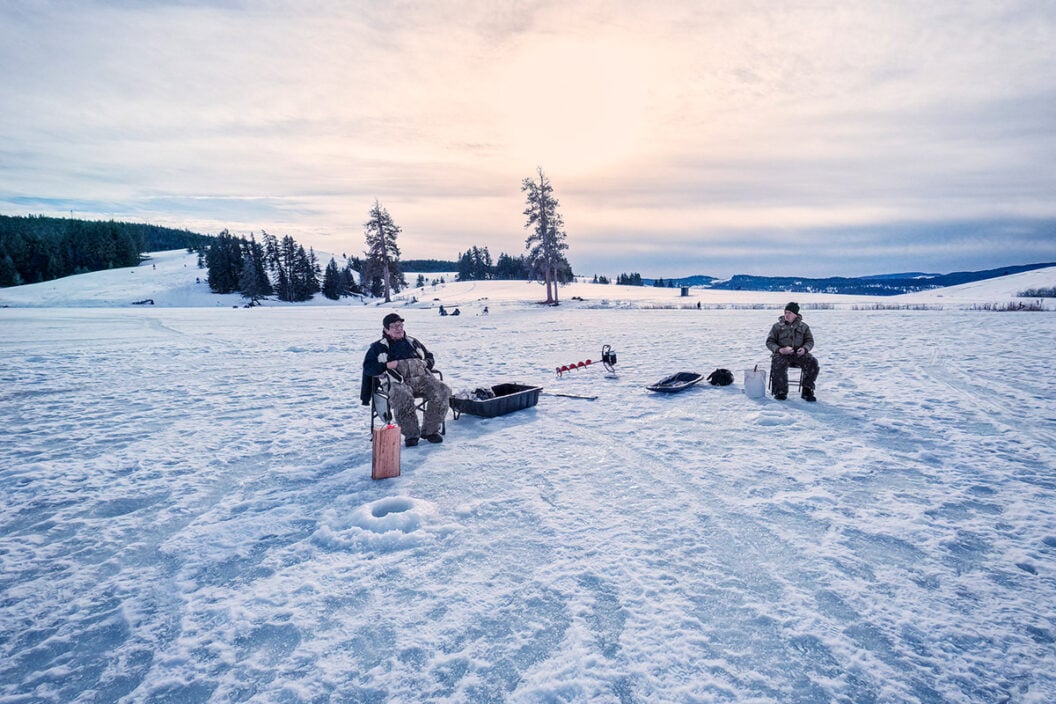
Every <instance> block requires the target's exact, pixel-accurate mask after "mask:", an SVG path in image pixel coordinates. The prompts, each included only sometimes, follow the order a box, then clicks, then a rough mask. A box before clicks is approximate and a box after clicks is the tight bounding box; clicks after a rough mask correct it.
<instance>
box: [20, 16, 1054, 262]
mask: <svg viewBox="0 0 1056 704" xmlns="http://www.w3.org/2000/svg"><path fill="white" fill-rule="evenodd" d="M0 66H2V73H3V82H2V84H0V86H2V87H0V212H2V213H4V214H8V215H25V214H46V215H56V216H67V217H68V216H69V215H70V214H71V213H72V214H73V215H74V216H75V217H82V218H89V219H99V218H104V219H109V218H114V219H118V220H128V221H133V222H151V223H156V224H161V225H167V226H174V227H187V228H189V229H192V230H196V231H199V232H207V233H216V232H218V231H220V230H221V229H224V228H227V229H229V230H231V231H232V232H235V233H240V234H248V233H250V232H255V233H258V234H259V232H260V231H261V230H262V229H263V230H267V231H268V232H271V233H272V234H277V235H279V236H282V235H284V234H290V235H293V236H294V237H295V238H296V239H297V240H298V241H299V242H301V243H303V244H305V245H311V246H313V247H315V248H316V249H317V250H320V251H324V252H333V253H337V254H341V253H348V254H359V253H361V252H362V250H363V248H364V244H363V223H364V222H365V221H366V219H367V214H368V211H369V210H370V207H371V206H372V205H373V202H374V200H375V199H378V201H379V202H380V203H381V204H382V205H383V206H385V207H386V208H387V209H388V211H389V213H390V214H391V215H392V217H393V219H394V220H395V222H396V223H397V224H398V225H400V226H401V227H402V228H403V233H402V235H401V236H400V241H399V243H400V246H401V248H402V250H403V256H404V258H441V259H454V258H455V257H456V255H457V254H458V253H459V252H461V251H465V250H466V249H468V248H469V247H471V246H473V245H477V246H485V245H486V246H487V247H488V248H489V250H490V251H491V253H492V255H493V256H497V255H498V254H499V253H500V252H506V253H509V254H514V255H518V254H521V253H522V252H523V251H524V239H525V236H526V234H527V233H526V231H525V230H524V216H523V214H522V211H523V210H524V197H523V194H522V193H521V191H520V185H521V181H522V180H523V179H524V178H525V177H529V176H532V175H533V174H534V172H535V170H536V168H537V167H542V168H543V170H544V172H545V173H546V174H547V176H548V177H549V178H550V179H551V181H552V183H553V185H554V188H555V193H556V195H557V197H558V198H559V200H560V203H561V205H560V212H561V213H562V215H563V216H564V219H565V225H566V228H565V229H566V231H567V233H568V242H569V251H568V255H569V259H570V261H571V262H572V265H573V268H574V270H575V271H576V272H577V273H579V274H585V275H588V276H589V275H591V274H593V273H602V274H608V275H611V276H614V275H616V274H619V273H622V272H632V271H637V272H640V273H642V274H643V275H644V276H685V275H690V274H697V273H699V274H710V275H715V276H727V275H731V274H735V273H753V274H769V275H782V274H794V275H804V276H824V275H850V276H856V275H866V274H878V273H890V272H902V271H934V272H949V271H956V270H966V269H982V268H991V267H998V266H1004V265H1012V264H1026V263H1035V262H1052V261H1056V3H1054V2H1052V1H1051V0H1007V1H1001V2H994V1H991V0H987V1H985V2H982V1H977V0H958V1H957V2H953V1H950V0H929V2H919V1H917V0H913V1H912V2H902V1H899V0H883V1H881V0H875V1H868V2H859V1H855V0H846V1H840V2H825V1H822V0H811V1H805V0H804V1H800V0H791V1H788V0H780V1H779V0H774V1H772V2H767V1H761V0H757V1H752V0H736V1H734V0H731V1H728V2H720V1H710V0H696V1H690V0H686V1H682V0H660V1H658V2H642V0H628V1H627V2H622V1H619V0H616V1H611V2H586V1H584V2H581V1H578V0H557V1H554V2H527V1H525V2H521V1H513V0H511V1H501V0H484V1H477V0H452V1H450V2H403V1H400V0H370V1H359V2H355V1H337V0H259V1H258V0H245V1H243V2H240V1H237V0H227V1H225V0H213V1H209V0H201V1H195V0H184V1H178V0H172V1H168V2H166V1H161V0H158V1H151V0H119V1H112V2H103V1H101V0H98V1H93V0H79V1H77V2H72V1H59V0H54V1H49V0H26V1H24V2H21V1H18V2H15V1H12V2H3V3H0Z"/></svg>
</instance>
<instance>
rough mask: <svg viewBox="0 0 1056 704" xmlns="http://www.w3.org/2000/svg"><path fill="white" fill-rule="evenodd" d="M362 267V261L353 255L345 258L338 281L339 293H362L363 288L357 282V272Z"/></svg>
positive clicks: (347, 294) (343, 294) (349, 294)
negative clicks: (350, 257)
mask: <svg viewBox="0 0 1056 704" xmlns="http://www.w3.org/2000/svg"><path fill="white" fill-rule="evenodd" d="M362 267H363V263H362V262H361V261H360V260H359V259H357V258H355V257H353V258H352V259H346V260H345V266H344V268H343V269H341V277H340V279H339V283H338V291H339V293H340V295H342V296H352V295H358V294H360V293H363V289H361V288H360V287H359V284H358V283H357V281H358V276H357V274H358V273H359V271H360V269H361V268H362Z"/></svg>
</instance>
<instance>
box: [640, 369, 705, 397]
mask: <svg viewBox="0 0 1056 704" xmlns="http://www.w3.org/2000/svg"><path fill="white" fill-rule="evenodd" d="M703 378H704V375H703V374H697V373H696V372H679V373H677V374H672V375H671V376H665V377H664V378H663V379H661V380H660V381H658V382H656V383H655V384H650V385H649V386H646V387H645V388H647V389H649V390H650V391H659V392H661V393H665V394H674V393H678V392H679V391H685V390H686V389H688V388H689V387H690V386H693V385H694V384H696V383H699V382H700V380H701V379H703Z"/></svg>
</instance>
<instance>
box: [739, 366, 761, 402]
mask: <svg viewBox="0 0 1056 704" xmlns="http://www.w3.org/2000/svg"><path fill="white" fill-rule="evenodd" d="M744 393H745V394H746V395H747V396H748V398H763V397H764V396H766V372H765V371H763V370H762V369H760V368H759V367H756V368H755V369H745V370H744Z"/></svg>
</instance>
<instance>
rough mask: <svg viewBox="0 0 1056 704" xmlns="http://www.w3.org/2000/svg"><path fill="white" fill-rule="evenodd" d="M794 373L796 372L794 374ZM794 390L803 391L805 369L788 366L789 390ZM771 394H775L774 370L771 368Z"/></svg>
mask: <svg viewBox="0 0 1056 704" xmlns="http://www.w3.org/2000/svg"><path fill="white" fill-rule="evenodd" d="M792 372H795V374H793V373H792ZM793 388H795V389H798V390H802V388H803V369H802V368H801V367H793V366H792V365H789V366H788V390H789V391H791V390H792V389H793ZM770 393H774V369H773V367H771V368H770Z"/></svg>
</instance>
